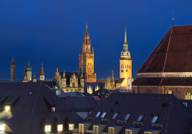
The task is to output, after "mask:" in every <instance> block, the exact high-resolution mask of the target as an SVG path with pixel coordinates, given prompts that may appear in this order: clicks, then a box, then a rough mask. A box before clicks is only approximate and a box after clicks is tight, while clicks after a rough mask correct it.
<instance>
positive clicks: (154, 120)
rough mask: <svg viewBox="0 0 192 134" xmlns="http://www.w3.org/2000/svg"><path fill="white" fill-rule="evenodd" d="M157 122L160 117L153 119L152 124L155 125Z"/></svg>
mask: <svg viewBox="0 0 192 134" xmlns="http://www.w3.org/2000/svg"><path fill="white" fill-rule="evenodd" d="M157 120H158V116H154V117H153V119H152V121H151V122H152V124H155V123H156V122H157Z"/></svg>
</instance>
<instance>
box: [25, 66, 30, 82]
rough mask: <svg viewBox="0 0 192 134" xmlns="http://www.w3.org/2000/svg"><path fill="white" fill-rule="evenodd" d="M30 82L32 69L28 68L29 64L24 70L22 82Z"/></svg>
mask: <svg viewBox="0 0 192 134" xmlns="http://www.w3.org/2000/svg"><path fill="white" fill-rule="evenodd" d="M31 80H32V68H31V67H30V64H27V66H26V68H25V78H24V81H31Z"/></svg>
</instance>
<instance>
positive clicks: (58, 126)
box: [57, 124, 63, 132]
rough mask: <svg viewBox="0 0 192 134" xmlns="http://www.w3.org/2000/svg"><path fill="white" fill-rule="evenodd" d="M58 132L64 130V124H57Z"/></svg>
mask: <svg viewBox="0 0 192 134" xmlns="http://www.w3.org/2000/svg"><path fill="white" fill-rule="evenodd" d="M57 132H63V124H58V125H57Z"/></svg>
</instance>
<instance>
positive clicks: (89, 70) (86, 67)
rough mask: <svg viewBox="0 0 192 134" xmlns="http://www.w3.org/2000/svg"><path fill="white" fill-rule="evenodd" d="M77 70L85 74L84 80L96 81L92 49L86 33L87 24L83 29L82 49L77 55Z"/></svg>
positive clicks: (88, 81)
mask: <svg viewBox="0 0 192 134" xmlns="http://www.w3.org/2000/svg"><path fill="white" fill-rule="evenodd" d="M79 70H80V73H83V74H84V75H85V82H87V83H93V82H96V74H95V71H94V50H93V48H92V46H91V41H90V37H89V33H88V26H86V29H85V35H84V38H83V45H82V50H81V53H80V55H79Z"/></svg>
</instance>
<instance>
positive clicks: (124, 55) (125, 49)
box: [121, 28, 131, 58]
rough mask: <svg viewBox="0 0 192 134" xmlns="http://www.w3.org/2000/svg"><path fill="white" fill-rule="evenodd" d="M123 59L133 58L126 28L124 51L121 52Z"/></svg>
mask: <svg viewBox="0 0 192 134" xmlns="http://www.w3.org/2000/svg"><path fill="white" fill-rule="evenodd" d="M121 57H124V58H131V54H130V52H129V50H128V40H127V29H126V28H125V32H124V43H123V50H122V51H121Z"/></svg>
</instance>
